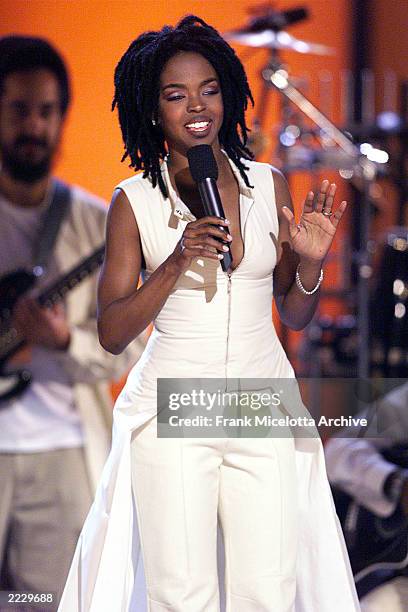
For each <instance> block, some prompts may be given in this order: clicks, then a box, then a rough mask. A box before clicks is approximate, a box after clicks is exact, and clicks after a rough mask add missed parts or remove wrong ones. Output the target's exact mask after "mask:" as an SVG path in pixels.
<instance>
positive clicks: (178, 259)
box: [171, 216, 232, 273]
mask: <svg viewBox="0 0 408 612" xmlns="http://www.w3.org/2000/svg"><path fill="white" fill-rule="evenodd" d="M228 225H229V221H227V220H225V219H221V217H215V216H207V217H202V218H201V219H197V220H196V221H191V222H190V223H187V225H186V227H185V230H184V232H183V235H182V237H181V238H180V240H179V241H178V243H177V245H176V248H175V249H174V251H173V253H172V255H171V258H172V259H173V261H174V262H175V263H176V265H177V266H178V267H179V268H180V273H181V272H184V271H185V270H187V268H189V266H190V265H191V262H192V260H193V259H194V257H207V258H208V259H215V260H217V261H219V260H220V259H222V258H223V257H224V255H223V253H226V252H227V251H229V247H228V246H227V244H226V243H230V242H231V240H232V236H231V235H230V234H229V233H228ZM219 226H223V227H225V230H226V231H223V230H221V229H220V227H219ZM217 239H218V240H217Z"/></svg>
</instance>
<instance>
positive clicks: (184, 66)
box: [159, 51, 224, 155]
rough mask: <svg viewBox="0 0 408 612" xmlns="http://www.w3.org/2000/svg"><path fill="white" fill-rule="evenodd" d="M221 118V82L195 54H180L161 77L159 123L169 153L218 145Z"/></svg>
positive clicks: (212, 69)
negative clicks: (201, 145)
mask: <svg viewBox="0 0 408 612" xmlns="http://www.w3.org/2000/svg"><path fill="white" fill-rule="evenodd" d="M223 115H224V107H223V103H222V94H221V88H220V83H219V80H218V77H217V73H216V72H215V70H214V68H213V67H212V65H211V64H210V63H209V62H208V61H207V60H206V59H205V58H204V57H203V56H202V55H199V54H198V53H193V52H187V51H181V52H179V53H177V54H176V55H174V56H173V57H172V58H171V59H170V60H169V61H168V62H167V63H166V65H165V66H164V69H163V71H162V73H161V76H160V93H159V122H160V126H161V128H162V130H163V132H164V136H165V139H166V142H167V146H168V148H169V150H172V149H173V150H175V151H177V152H179V153H181V154H182V155H186V153H187V150H188V149H189V148H190V147H193V146H194V145H197V144H209V145H212V144H213V143H215V144H216V145H218V132H219V130H220V128H221V125H222V121H223Z"/></svg>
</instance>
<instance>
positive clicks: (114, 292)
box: [98, 189, 227, 355]
mask: <svg viewBox="0 0 408 612" xmlns="http://www.w3.org/2000/svg"><path fill="white" fill-rule="evenodd" d="M210 223H213V224H214V225H209V224H210ZM215 224H216V225H225V226H227V223H225V222H223V221H220V219H218V218H217V217H203V218H202V219H198V220H197V221H193V222H191V223H189V224H188V225H187V226H186V228H185V230H184V233H183V238H182V240H183V239H184V240H183V244H182V240H180V241H179V242H178V244H177V246H176V248H175V250H174V251H173V253H171V255H170V256H169V257H168V258H167V259H166V260H165V261H164V262H163V263H162V264H161V265H160V266H159V267H158V268H157V269H156V270H155V271H154V272H153V274H152V275H151V276H150V277H149V279H148V280H147V281H146V282H145V283H144V284H143V285H142V286H141V287H140V288H139V289H138V288H137V285H138V280H139V275H140V270H141V263H142V253H141V246H140V235H139V229H138V226H137V223H136V219H135V216H134V214H133V211H132V208H131V205H130V203H129V200H128V198H127V196H126V195H125V193H124V192H123V191H122V190H120V189H117V190H116V191H115V192H114V194H113V198H112V203H111V206H110V208H109V213H108V219H107V229H106V251H105V261H104V264H103V266H102V270H101V275H100V278H99V285H98V333H99V341H100V343H101V344H102V346H103V347H104V348H105V349H106V350H107V351H109V352H110V353H113V354H115V355H117V354H119V353H121V352H122V351H123V350H124V348H125V347H126V346H127V345H128V344H129V342H131V341H132V340H133V339H134V338H136V336H138V335H139V334H140V333H141V332H142V331H143V330H144V329H145V328H146V327H147V326H148V325H149V323H151V321H152V320H153V319H154V318H155V317H156V316H157V314H158V313H159V312H160V310H161V308H162V307H163V305H164V303H165V302H166V300H167V298H168V296H169V295H170V293H171V291H172V289H173V287H174V285H175V284H176V282H177V279H178V278H179V276H180V275H181V274H182V273H183V272H184V271H185V270H186V269H187V268H188V267H189V265H190V264H191V261H192V259H193V258H194V257H198V256H200V257H209V258H211V259H219V256H218V254H217V252H214V251H212V250H209V249H210V247H214V246H215V247H216V249H217V250H220V251H222V244H221V243H220V242H218V241H216V240H215V239H214V238H213V237H212V236H218V237H221V238H222V237H224V238H225V235H224V234H223V233H222V231H221V230H219V229H218V228H217V227H215Z"/></svg>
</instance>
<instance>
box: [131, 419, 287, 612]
mask: <svg viewBox="0 0 408 612" xmlns="http://www.w3.org/2000/svg"><path fill="white" fill-rule="evenodd" d="M131 452H132V488H133V494H134V502H135V506H136V510H137V519H138V527H139V533H140V541H141V551H142V556H143V563H144V570H145V577H146V586H147V597H148V603H147V606H148V610H149V612H163V611H168V612H170V611H171V612H219V610H220V603H219V588H218V574H217V557H216V554H217V551H216V545H217V543H216V540H217V512H218V514H219V518H220V522H221V526H222V532H223V538H224V543H225V556H226V558H225V590H226V611H227V612H272V611H273V612H292V611H293V610H294V601H295V591H296V553H297V539H298V521H297V503H296V497H297V485H296V465H295V447H294V440H293V439H292V438H282V439H279V438H278V439H276V438H250V439H243V438H213V439H211V438H173V439H168V438H157V434H156V418H153V419H152V420H150V421H149V422H148V423H147V424H145V425H144V426H143V427H142V428H140V429H139V430H137V431H136V432H135V434H134V437H133V440H132V451H131ZM136 612H137V611H136Z"/></svg>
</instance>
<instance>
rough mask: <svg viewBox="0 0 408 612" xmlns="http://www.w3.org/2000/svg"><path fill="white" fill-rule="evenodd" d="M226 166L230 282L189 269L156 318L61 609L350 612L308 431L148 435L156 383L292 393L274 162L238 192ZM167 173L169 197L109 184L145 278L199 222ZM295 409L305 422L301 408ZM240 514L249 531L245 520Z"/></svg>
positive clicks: (343, 554) (216, 271)
mask: <svg viewBox="0 0 408 612" xmlns="http://www.w3.org/2000/svg"><path fill="white" fill-rule="evenodd" d="M230 163H231V167H232V170H233V171H234V174H235V176H236V179H237V182H238V185H239V191H240V218H241V231H242V235H243V241H244V257H243V260H242V261H241V263H240V264H239V266H238V267H237V268H236V269H235V270H234V271H233V272H232V273H231V274H230V275H227V274H226V273H224V272H223V271H222V269H221V266H220V264H219V263H218V262H217V261H215V260H209V259H205V260H204V259H200V258H197V259H195V260H193V263H192V265H191V267H190V268H189V269H188V270H187V271H186V272H185V273H184V274H183V275H182V276H181V277H180V279H179V280H178V282H177V284H176V286H175V287H174V289H173V291H172V292H171V294H170V296H169V297H168V299H167V301H166V302H165V304H164V306H163V308H162V309H161V311H160V313H159V314H158V316H157V317H156V319H155V321H154V329H153V332H152V334H151V336H150V338H149V341H148V344H147V346H146V349H145V351H144V353H143V355H142V357H141V358H140V360H139V362H138V363H137V364H136V366H135V367H134V368H133V370H132V371H131V372H130V374H129V376H128V379H127V382H126V385H125V387H124V389H123V390H122V392H121V394H120V396H119V398H118V400H117V402H116V405H115V410H114V426H113V442H112V450H111V454H110V456H109V459H108V461H107V463H106V466H105V469H104V472H103V476H102V479H101V482H100V485H99V487H98V491H97V494H96V498H95V501H94V504H93V506H92V508H91V510H90V513H89V515H88V518H87V520H86V522H85V525H84V528H83V530H82V533H81V536H80V539H79V541H78V546H77V549H76V552H75V556H74V560H73V563H72V566H71V570H70V573H69V576H68V580H67V584H66V588H65V591H64V594H63V598H62V601H61V604H60V607H59V612H105V611H106V612H144V611H145V610H149V612H156V611H157V612H159V611H163V610H167V611H169V612H170V611H174V612H181V611H182V612H218V610H219V609H221V610H226V612H272V610H273V612H290V611H291V612H355V611H357V610H359V609H360V608H359V604H358V600H357V596H356V592H355V588H354V582H353V577H352V574H351V570H350V566H349V561H348V557H347V551H346V548H345V544H344V540H343V536H342V533H341V528H340V525H339V522H338V519H337V516H336V513H335V509H334V505H333V501H332V497H331V492H330V488H329V485H328V481H327V477H326V471H325V464H324V455H323V449H322V445H321V441H320V439H319V438H318V437H317V435H313V432H312V435H311V437H302V438H300V437H296V436H295V437H294V438H286V439H283V438H279V439H273V438H269V439H267V440H266V439H263V440H260V439H240V440H236V439H228V440H226V439H222V438H218V439H212V440H209V442H208V443H204V442H205V441H204V442H203V441H201V442H200V440H199V439H195V440H194V439H188V438H185V439H184V440H183V439H171V440H168V439H156V437H155V415H156V411H157V396H156V391H157V378H162V377H168V378H186V377H189V378H197V379H200V378H201V379H204V378H225V379H226V378H227V377H228V379H231V378H234V379H249V378H252V379H289V380H290V381H291V383H293V384H295V385H296V382H295V380H294V372H293V369H292V367H291V365H290V363H289V361H288V359H287V357H286V354H285V352H284V350H283V348H282V346H281V344H280V342H279V339H278V337H277V334H276V331H275V329H274V326H273V322H272V298H273V295H272V289H273V269H274V267H275V265H276V254H277V251H276V245H277V236H278V229H279V228H278V217H277V210H276V205H275V196H274V186H273V178H272V173H271V170H270V166H269V165H267V164H261V163H257V162H245V165H247V166H248V167H249V170H248V177H249V182H250V184H251V185H252V188H249V187H247V186H246V185H245V183H244V181H243V179H242V177H241V175H240V173H239V171H238V170H237V168H236V167H235V166H234V164H233V163H232V162H231V161H230ZM162 173H163V178H164V180H165V182H166V185H167V188H168V190H169V198H167V199H164V198H163V196H162V194H161V192H160V190H159V188H158V187H156V188H155V189H153V187H152V185H151V183H150V181H149V180H148V179H143V178H142V176H141V175H137V176H135V177H132V178H131V179H128V180H126V181H123V182H122V183H121V184H120V185H119V187H120V188H121V189H122V190H123V191H124V192H125V193H126V195H127V197H128V199H129V201H130V203H131V206H132V209H133V211H134V214H135V216H136V219H137V223H138V227H139V231H140V236H141V241H142V248H143V254H144V257H145V261H146V268H147V271H146V277H148V276H149V275H150V274H151V273H152V272H153V271H154V270H155V269H156V268H157V267H158V266H159V265H160V264H161V263H162V262H163V261H164V260H165V259H166V258H167V257H168V256H169V254H170V253H171V252H172V251H173V250H174V248H175V246H176V244H177V242H178V240H179V239H180V237H181V235H182V233H183V230H184V228H185V226H186V224H187V223H188V222H189V221H191V220H193V219H194V217H193V215H192V214H191V212H190V211H189V210H188V208H187V207H186V206H185V205H184V204H183V202H181V200H180V199H179V198H178V197H177V194H176V193H175V191H174V189H173V188H172V186H171V183H170V180H169V176H168V170H167V165H166V163H165V162H164V163H163V164H162ZM262 386H263V385H262V384H261V387H262ZM296 388H297V385H296ZM290 408H291V407H290V406H289V407H287V409H288V411H289V412H290ZM299 410H300V412H299ZM294 412H295V413H296V416H299V415H300V413H302V414H308V413H307V412H306V409H305V408H304V407H303V405H301V408H300V409H299V405H297V407H296V409H295V408H294ZM314 433H316V432H314ZM181 456H182V457H184V459H180V457H181ZM246 456H247V457H248V459H247V460H246ZM176 459H177V461H176ZM160 466H165V468H166V471H165V472H164V471H162V472H160V469H159V468H160ZM169 466H174V470H172V469H170V468H169ZM203 466H205V467H203ZM227 468H228V469H227ZM181 474H182V477H181V476H180V475H181ZM160 479H161V480H160ZM245 479H246V480H245ZM132 481H133V486H132ZM197 482H198V483H199V485H198V486H197ZM217 487H218V488H217ZM257 487H258V488H257ZM166 492H167V497H166ZM182 495H183V503H181V502H180V499H181V497H182ZM218 496H219V498H218ZM218 499H219V505H218V508H217V502H218ZM172 500H173V502H174V504H172ZM177 504H178V505H177ZM207 506H208V511H207V512H206V508H207ZM229 508H230V509H231V508H232V509H233V512H231V511H230V510H229ZM217 510H218V512H219V523H218V550H217V553H218V562H219V564H220V568H219V573H218V578H217V572H216V568H215V567H214V564H215V555H213V554H212V553H213V552H214V551H215V548H216V547H215V543H214V542H215V540H216V532H217V528H216V526H215V527H214V524H215V525H216V514H217ZM200 512H201V515H200ZM160 513H161V516H162V517H163V520H160ZM248 513H251V515H252V517H253V519H254V520H251V521H247V522H245V517H248ZM200 527H201V532H200V533H201V536H200V535H199V534H198V532H199V531H200ZM221 527H222V529H221ZM170 530H171V533H169V531H170ZM203 534H204V535H203ZM222 534H223V538H222ZM223 539H224V540H225V542H226V544H227V545H226V547H225V548H226V556H225V563H226V566H225V575H226V585H225V586H226V593H225V592H224V542H223ZM140 540H141V541H142V553H143V554H139V553H140ZM163 559H164V560H163ZM143 561H144V563H143ZM144 565H145V566H146V567H144ZM200 572H201V573H202V575H201V581H200ZM260 573H262V575H260ZM145 575H146V578H145ZM146 579H147V583H148V593H147V594H146ZM217 580H219V592H220V594H221V595H220V599H221V604H219V594H218V584H216V582H217ZM214 583H215V584H214ZM182 585H184V586H182ZM146 602H148V603H146ZM146 606H148V607H146ZM219 606H221V607H219Z"/></svg>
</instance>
